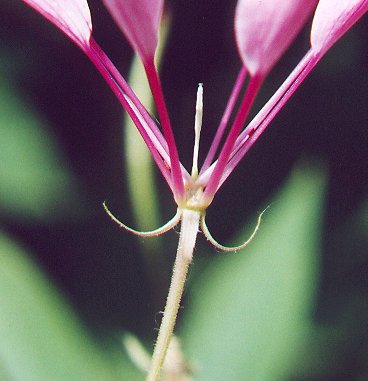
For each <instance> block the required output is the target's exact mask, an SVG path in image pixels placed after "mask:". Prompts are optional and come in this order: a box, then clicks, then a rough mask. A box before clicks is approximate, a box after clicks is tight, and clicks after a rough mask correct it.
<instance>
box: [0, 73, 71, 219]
mask: <svg viewBox="0 0 368 381" xmlns="http://www.w3.org/2000/svg"><path fill="white" fill-rule="evenodd" d="M0 69H1V68H0ZM0 83H1V85H0V163H1V165H0V211H1V212H2V213H6V214H8V215H12V216H17V217H18V218H22V219H23V220H27V219H40V218H45V217H47V218H48V219H50V218H55V217H57V216H59V215H60V214H64V215H65V212H66V210H67V207H69V208H73V206H74V207H75V205H73V204H75V201H76V194H75V191H76V185H75V183H74V179H73V177H72V176H71V174H70V173H69V172H68V170H67V168H66V166H65V161H64V158H63V155H62V154H61V152H60V150H59V149H58V143H57V142H56V141H55V139H54V137H53V136H52V134H51V132H50V129H49V128H48V126H47V124H46V123H44V122H43V121H42V119H41V118H39V117H38V116H36V113H35V112H34V111H33V110H31V109H30V107H28V106H26V105H25V103H24V102H23V101H22V100H21V97H20V96H19V94H17V92H16V91H15V90H14V89H13V88H11V86H10V84H9V82H8V81H7V78H6V77H5V74H4V73H2V72H1V71H0Z"/></svg>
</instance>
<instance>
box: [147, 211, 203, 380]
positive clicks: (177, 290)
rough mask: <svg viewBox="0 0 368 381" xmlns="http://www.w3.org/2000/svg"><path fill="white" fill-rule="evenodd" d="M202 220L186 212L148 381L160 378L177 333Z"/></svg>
mask: <svg viewBox="0 0 368 381" xmlns="http://www.w3.org/2000/svg"><path fill="white" fill-rule="evenodd" d="M200 217H201V213H200V212H199V211H195V210H188V209H184V210H183V214H182V220H181V231H180V238H179V245H178V251H177V253H176V259H175V264H174V270H173V275H172V278H171V284H170V289H169V294H168V296H167V300H166V306H165V311H164V315H163V318H162V322H161V326H160V331H159V334H158V338H157V342H156V345H155V350H154V352H153V357H152V362H151V367H150V370H149V373H148V376H147V378H146V381H157V380H159V377H160V372H161V368H162V366H163V363H164V361H165V357H166V352H167V348H168V347H169V344H170V340H171V336H172V334H173V331H174V326H175V322H176V317H177V315H178V310H179V307H180V300H181V297H182V295H183V290H184V284H185V280H186V277H187V274H188V268H189V265H190V263H191V262H192V256H193V250H194V246H195V242H196V238H197V233H198V227H199V221H200Z"/></svg>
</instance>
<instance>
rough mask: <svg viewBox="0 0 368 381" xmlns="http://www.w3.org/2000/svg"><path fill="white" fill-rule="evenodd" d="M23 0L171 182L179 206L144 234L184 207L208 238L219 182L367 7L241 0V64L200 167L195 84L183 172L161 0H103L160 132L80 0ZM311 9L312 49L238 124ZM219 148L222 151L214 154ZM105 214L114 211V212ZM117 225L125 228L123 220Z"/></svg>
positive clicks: (360, 0) (355, 0) (360, 2)
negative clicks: (160, 48)
mask: <svg viewBox="0 0 368 381" xmlns="http://www.w3.org/2000/svg"><path fill="white" fill-rule="evenodd" d="M23 1H24V2H25V3H27V4H28V5H30V6H31V7H33V8H34V9H36V10H37V11H38V12H39V13H41V14H42V15H43V16H44V17H45V18H47V19H48V20H49V21H51V22H52V23H53V24H55V25H56V26H57V27H58V28H59V29H61V30H62V31H63V32H64V33H65V34H66V35H67V36H68V37H69V38H70V39H71V40H73V41H74V42H75V43H76V44H77V45H78V46H79V47H80V48H81V49H82V50H83V51H84V52H85V53H86V55H87V56H88V57H89V58H90V60H91V61H92V62H93V64H94V65H95V66H96V68H97V69H98V70H99V72H100V73H101V74H102V76H103V77H104V79H105V80H106V82H107V84H108V85H109V86H110V88H111V89H112V91H113V92H114V93H115V95H116V96H117V98H118V100H119V101H120V103H121V104H122V106H123V107H124V109H125V110H126V112H127V113H128V114H129V116H130V117H131V119H132V120H133V122H134V124H135V125H136V127H137V129H138V130H139V132H140V134H141V135H142V138H143V139H144V141H145V143H146V145H147V147H148V149H149V150H150V152H151V154H152V157H153V159H154V161H155V162H156V164H157V166H158V168H159V170H160V172H161V173H162V175H163V176H164V178H165V180H166V182H167V183H168V185H169V187H170V188H171V190H172V193H173V196H174V199H175V201H176V203H177V205H178V213H177V215H176V216H175V217H174V218H173V220H172V221H169V223H168V224H166V225H165V226H164V227H162V228H160V229H158V230H157V231H154V232H151V233H149V234H151V235H152V234H158V233H160V232H162V231H166V230H168V229H170V228H171V227H172V226H173V225H174V224H176V223H177V222H178V221H179V220H180V218H181V213H182V210H184V209H190V210H197V211H199V212H200V213H201V215H202V216H203V220H202V227H203V229H202V230H203V231H205V232H207V233H206V235H207V237H208V238H209V239H211V240H212V237H211V236H210V234H209V232H208V229H207V228H206V226H205V222H204V215H205V210H206V208H207V207H208V206H209V205H210V204H211V202H212V200H213V198H214V197H215V194H216V192H217V191H218V189H219V188H220V187H221V185H222V184H223V183H224V181H225V180H226V179H227V177H228V176H229V175H230V173H231V172H232V171H233V170H234V168H235V167H236V166H237V165H238V163H239V162H240V161H241V159H242V158H243V157H244V155H245V154H246V153H247V152H248V150H249V149H250V148H251V147H252V145H253V144H254V142H255V141H256V140H257V139H258V137H259V136H260V135H261V134H262V132H263V131H264V130H265V129H266V127H267V126H268V125H269V124H270V123H271V121H272V119H273V118H274V117H275V115H276V114H277V113H278V112H279V111H280V109H281V108H282V107H283V106H284V105H285V103H286V102H287V101H288V100H289V98H290V97H291V96H292V94H293V93H294V92H295V91H296V89H297V88H298V87H299V86H300V84H301V83H302V82H303V80H304V79H305V78H306V77H307V76H308V74H309V73H310V72H311V70H312V69H313V68H314V67H315V65H316V64H317V63H318V62H319V61H320V59H321V58H322V57H323V56H324V54H325V53H326V52H327V51H328V49H330V48H331V46H332V45H333V44H334V43H335V42H336V41H337V40H338V39H339V38H341V37H342V35H343V34H344V33H346V31H347V30H348V29H349V28H350V27H351V26H352V25H353V24H354V23H355V22H356V21H357V20H358V19H359V18H361V17H362V16H363V15H364V14H365V13H366V11H367V9H368V0H320V1H317V0H309V1H300V0H285V1H283V2H276V1H274V0H264V1H258V0H239V1H238V3H237V7H236V12H235V18H234V21H235V38H236V42H237V46H238V50H239V54H240V57H241V61H242V67H241V69H240V72H239V75H238V78H237V80H236V82H235V84H234V88H233V91H232V93H231V95H230V98H229V101H228V104H227V105H226V108H225V111H224V114H223V117H222V119H221V122H220V124H219V128H218V130H217V133H216V135H215V138H214V140H213V143H212V145H211V147H210V149H209V152H208V154H207V156H206V158H205V160H204V163H203V166H202V167H201V168H200V169H199V170H198V146H199V135H200V127H201V113H202V107H201V97H202V87H201V86H200V87H199V91H198V98H197V116H196V130H195V131H196V139H195V149H194V154H193V168H192V171H191V173H189V172H188V171H187V170H186V169H185V168H184V166H183V165H182V164H181V163H180V161H179V157H178V150H177V146H176V143H175V138H174V133H173V129H172V127H171V121H170V118H169V115H168V112H167V107H166V103H165V100H164V95H163V90H162V86H161V83H160V79H159V75H158V72H157V70H156V68H155V64H154V56H155V52H156V48H157V41H158V33H159V24H160V18H161V15H162V13H163V7H164V2H163V0H104V4H105V6H106V7H107V9H108V10H109V12H110V13H111V15H112V17H113V19H114V20H115V22H116V23H117V25H118V26H119V28H120V30H121V31H122V32H123V34H124V35H125V36H126V38H127V40H128V41H129V43H130V44H131V46H132V48H133V50H134V51H135V52H136V53H137V54H138V55H139V57H140V59H141V60H142V62H143V65H144V68H145V71H146V74H147V78H148V81H149V84H150V88H151V91H152V95H153V98H154V100H155V104H156V109H157V112H158V115H159V119H160V122H161V126H162V131H161V129H160V128H159V126H158V125H157V124H156V122H155V120H154V118H152V117H151V115H150V114H149V112H148V111H147V110H146V109H145V107H144V106H143V105H142V103H141V102H140V100H139V99H138V98H137V96H136V95H135V94H134V92H133V91H132V89H131V88H130V86H129V84H128V83H127V82H126V81H125V80H124V78H123V77H122V76H121V74H120V73H119V72H118V70H117V69H116V68H115V66H114V65H113V63H112V62H111V61H110V59H109V58H108V57H107V55H106V54H105V53H104V51H103V50H102V49H101V48H100V46H99V45H98V44H97V42H96V41H95V40H94V38H93V37H92V22H91V15H90V12H89V8H88V3H87V1H86V0H65V1H63V2H59V1H57V0H23ZM314 10H315V15H314V19H313V22H312V29H311V46H310V49H309V50H308V52H307V53H306V55H305V56H304V57H303V58H302V60H301V61H300V63H299V64H298V65H297V66H296V68H295V69H294V70H293V71H292V73H291V74H290V75H289V77H288V78H287V79H286V80H285V81H284V83H283V84H282V85H281V86H280V88H279V89H278V90H277V91H276V93H275V94H274V95H273V96H272V97H271V99H270V100H269V101H268V102H267V103H266V104H265V106H264V107H263V108H262V109H261V110H260V111H259V112H258V114H257V115H256V116H255V118H254V119H253V120H252V121H250V123H248V125H247V126H246V127H245V128H244V124H245V121H246V118H247V116H248V113H249V111H250V109H251V107H252V104H253V101H254V99H255V98H256V96H257V94H258V91H259V89H260V87H261V86H262V84H263V82H264V80H265V78H266V77H267V75H268V73H269V72H270V70H271V69H272V67H273V66H274V65H275V64H276V62H277V61H278V59H279V58H280V57H281V55H282V54H283V53H284V52H285V50H286V49H287V48H288V46H289V45H290V44H291V43H292V41H293V40H294V39H295V37H296V35H297V34H298V32H299V31H300V30H301V28H302V27H303V26H304V24H305V23H306V21H307V20H308V18H309V17H310V15H311V13H312V12H313V11H314ZM247 75H249V77H250V79H249V82H248V87H247V89H246V91H245V95H244V96H243V99H242V100H241V102H240V106H239V108H238V110H237V112H236V113H235V118H234V122H233V123H232V125H231V126H230V128H229V132H228V134H227V137H226V139H225V142H224V144H223V146H222V147H221V149H220V150H219V142H220V141H221V139H222V137H223V135H224V133H225V130H226V127H227V125H228V121H229V118H230V115H231V114H232V113H233V109H234V106H235V104H236V102H237V100H238V98H239V94H240V91H241V89H242V88H243V87H244V83H245V79H246V76H247ZM218 150H219V151H220V152H219V153H218V155H217V156H216V153H217V151H218ZM108 212H109V211H108ZM109 213H110V212H109ZM110 215H111V214H110ZM111 217H112V218H114V217H113V216H112V215H111ZM114 219H115V218H114ZM121 226H124V227H125V225H123V224H121ZM128 230H131V231H133V230H132V229H128ZM134 232H135V231H134Z"/></svg>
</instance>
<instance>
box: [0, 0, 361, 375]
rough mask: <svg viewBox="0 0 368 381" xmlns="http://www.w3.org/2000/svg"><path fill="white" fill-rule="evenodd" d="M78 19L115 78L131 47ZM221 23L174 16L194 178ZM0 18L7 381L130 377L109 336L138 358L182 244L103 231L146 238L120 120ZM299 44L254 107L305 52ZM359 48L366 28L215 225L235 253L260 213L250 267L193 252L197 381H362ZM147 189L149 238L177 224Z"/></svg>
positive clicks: (229, 50)
mask: <svg viewBox="0 0 368 381" xmlns="http://www.w3.org/2000/svg"><path fill="white" fill-rule="evenodd" d="M89 4H90V7H91V11H92V17H93V25H94V36H95V38H96V40H97V41H98V42H99V43H100V44H101V45H102V47H103V48H104V49H105V51H106V52H107V53H108V55H109V56H110V57H111V58H112V60H113V61H114V63H115V64H116V65H117V67H118V68H119V69H121V71H122V73H123V75H124V76H127V75H128V73H129V68H130V64H131V62H132V52H131V49H130V48H129V46H128V44H127V42H126V41H125V39H124V37H122V36H121V35H120V33H119V32H118V30H117V29H116V27H115V26H114V25H113V23H112V21H111V18H110V17H109V15H108V14H107V12H106V11H105V9H104V7H103V5H102V4H101V3H100V2H99V1H97V0H96V1H89ZM234 7H235V1H231V2H227V1H220V0H217V1H212V2H209V1H195V2H194V1H189V2H181V1H175V0H172V1H169V2H168V10H169V11H170V13H171V30H170V33H169V37H168V40H167V47H166V50H165V54H164V56H163V61H162V80H163V86H164V90H165V95H166V99H167V104H168V108H169V111H170V115H171V119H172V122H173V125H174V131H175V136H176V138H177V141H178V142H180V144H179V154H180V157H181V158H182V161H183V162H184V164H185V165H186V166H187V168H189V167H190V162H191V152H192V145H193V127H192V126H193V121H194V105H195V93H196V86H197V84H198V82H203V83H204V89H205V92H204V96H205V110H204V126H203V129H202V131H203V132H202V140H201V152H202V158H203V153H204V152H206V150H207V149H208V147H209V144H210V142H211V139H212V137H213V135H214V132H215V129H216V127H217V124H218V121H219V119H220V117H221V114H222V111H223V109H224V105H225V103H226V100H227V97H228V94H229V92H230V90H231V86H232V84H233V82H234V80H235V77H236V75H237V71H238V70H239V67H240V60H239V58H238V55H237V52H236V47H235V43H234V38H233V25H232V22H233V21H232V20H233V12H234ZM0 19H1V23H0V229H1V238H0V295H1V299H0V380H4V381H9V380H27V381H28V380H37V381H40V380H66V379H67V380H85V379H88V380H110V379H111V380H117V379H122V380H133V379H134V380H135V379H137V380H141V379H143V378H142V375H141V374H140V373H139V372H136V371H134V370H133V368H132V365H128V360H127V359H126V353H124V351H123V349H122V345H121V342H120V338H121V335H122V334H123V333H124V332H127V331H129V332H132V333H133V334H135V335H137V336H138V337H139V338H140V339H141V340H142V341H143V342H144V343H145V345H146V347H147V349H148V350H151V348H152V342H153V340H154V338H155V336H156V328H157V327H158V321H159V319H160V317H159V313H158V312H159V311H160V310H162V309H163V306H164V301H165V298H166V293H167V287H168V282H169V277H170V271H171V266H172V263H173V260H174V254H175V250H176V244H177V239H178V235H177V234H176V233H175V232H170V233H168V234H167V235H165V236H164V237H161V238H160V239H157V240H156V239H153V241H150V240H141V239H137V238H136V237H134V236H131V235H130V234H129V233H127V232H125V231H121V230H119V229H118V227H117V226H115V225H114V224H113V223H112V222H111V221H110V220H109V218H108V217H107V216H106V214H105V213H104V211H103V208H102V202H103V201H104V200H107V202H108V205H109V207H110V208H111V210H112V211H113V212H114V213H116V215H117V216H118V217H119V218H121V219H122V220H123V221H124V222H126V223H127V224H129V225H130V226H137V224H143V223H145V222H144V221H145V218H143V222H142V221H141V220H139V218H141V219H142V216H137V215H136V213H135V210H133V207H132V205H133V204H132V202H131V199H130V196H129V180H128V174H129V169H128V168H127V164H126V163H127V161H126V157H125V155H126V152H127V150H126V149H125V148H124V143H125V142H126V140H127V139H128V138H127V137H126V135H125V137H124V134H123V129H122V110H121V107H120V105H119V104H118V102H117V101H116V99H115V98H114V96H113V95H112V93H111V92H110V90H109V89H108V87H107V86H106V84H105V83H104V82H103V80H102V79H101V78H100V76H99V75H98V73H97V72H96V71H95V69H94V68H93V67H92V65H91V64H90V62H89V61H88V59H87V58H86V57H84V56H83V54H82V53H81V52H80V51H79V50H78V49H77V48H76V47H75V46H74V45H73V44H72V43H71V42H69V41H68V40H67V39H66V38H65V37H64V35H62V34H61V33H60V32H59V31H57V30H56V28H55V27H53V26H51V25H50V24H49V23H48V22H46V21H45V20H43V19H42V18H41V17H40V16H39V15H38V14H36V13H35V12H34V11H33V10H31V9H29V8H28V7H27V6H25V5H24V4H23V3H22V2H21V1H14V0H2V2H1V3H0ZM308 30H309V29H308V27H307V28H306V29H305V30H304V31H303V33H302V34H301V35H300V36H299V37H298V39H297V41H296V43H295V44H294V45H293V46H292V48H291V49H290V50H289V51H288V53H287V54H286V55H285V56H284V57H283V59H282V61H281V62H280V64H279V65H278V66H277V67H276V68H275V69H274V70H273V72H272V73H271V75H270V77H269V79H268V80H267V81H266V84H265V86H264V88H263V90H262V92H261V94H260V97H259V99H258V101H257V103H256V105H255V110H257V109H259V108H260V107H261V106H262V104H263V103H264V102H265V101H266V100H267V99H268V97H269V96H270V95H271V94H272V93H273V92H274V91H275V90H276V89H277V87H278V86H279V85H280V84H281V82H282V80H283V79H284V78H285V77H286V76H287V75H288V73H289V72H290V71H291V69H292V68H293V67H294V66H295V65H296V63H297V62H298V61H299V59H300V58H301V57H302V55H303V54H304V52H306V50H307V47H308ZM367 36H368V26H367V18H366V17H365V19H362V20H361V21H360V22H359V24H358V25H356V26H355V27H354V28H353V30H351V31H350V32H349V33H348V34H347V35H346V36H345V37H344V38H343V39H342V40H341V41H340V42H339V43H338V44H337V45H336V46H335V47H334V48H333V49H332V50H331V51H330V52H329V53H328V54H327V56H326V57H325V59H324V60H323V61H322V62H321V63H320V65H319V66H318V67H317V68H316V69H315V70H314V72H313V73H312V74H311V75H310V77H309V78H308V79H307V81H306V82H305V83H304V84H303V86H302V87H301V88H300V89H299V90H298V92H297V93H296V95H295V96H294V97H293V99H292V100H291V101H290V102H289V104H288V105H287V106H286V107H285V109H284V110H282V111H281V112H280V114H279V115H278V117H277V118H276V119H275V120H274V122H273V123H272V125H271V126H270V127H269V129H268V131H267V132H266V133H265V134H264V135H263V136H262V138H261V139H260V140H259V142H257V144H256V145H255V146H254V147H253V148H252V150H251V151H250V152H249V153H248V154H247V156H246V158H245V159H244V160H243V162H242V163H241V165H240V166H239V168H237V170H236V171H234V173H233V174H232V176H230V178H229V180H228V181H227V182H226V183H225V185H224V186H223V188H222V189H221V191H220V192H219V193H218V195H217V196H216V199H215V201H214V203H213V205H212V207H211V208H210V209H209V210H208V214H207V222H208V225H209V227H210V229H211V232H212V234H213V236H214V237H216V239H218V240H219V241H220V242H224V243H231V242H240V241H241V239H243V238H244V237H246V236H247V235H249V233H250V231H251V229H252V226H253V225H254V224H255V221H256V218H257V213H258V212H260V211H262V210H263V209H264V208H265V207H266V206H267V205H269V204H270V208H269V211H267V212H266V214H265V217H264V223H263V226H261V229H260V232H259V233H258V235H257V237H256V239H255V241H254V243H253V244H252V245H251V246H250V247H249V248H247V250H245V251H244V252H241V253H237V254H234V255H233V254H230V255H229V254H223V253H218V252H217V251H216V250H215V249H214V248H212V247H211V246H210V245H209V244H208V243H207V242H206V241H205V239H203V237H202V236H201V235H200V236H199V239H198V245H197V249H196V253H195V260H194V265H193V268H192V271H191V273H190V279H189V283H188V287H187V290H188V291H187V293H186V294H185V296H184V301H183V305H184V309H183V311H182V314H181V316H180V321H179V325H178V330H177V332H178V333H179V334H180V335H181V336H182V338H183V346H184V349H185V352H186V355H187V357H188V358H189V360H190V361H191V362H192V363H193V367H194V369H195V370H196V376H195V377H194V379H195V380H197V379H198V380H207V381H214V380H243V379H244V380H261V381H263V380H265V381H266V380H270V381H271V380H285V381H291V380H295V381H319V380H331V381H334V380H359V381H364V380H367V379H368V365H367V364H368V345H367V344H368V327H367V323H366V322H367V321H368V275H367V274H368V253H367V243H368V232H367V228H368V183H367V177H368V176H367V175H368V166H367V157H368V152H367V147H368V144H367V143H368V134H367V130H366V129H367V122H368V107H367V102H366V100H367V96H368V75H367V67H368V45H367V43H366V41H367ZM136 171H137V170H136ZM155 175H157V176H155V177H156V178H155V179H154V180H156V181H155V183H156V185H155V186H154V187H152V186H151V185H149V184H144V185H143V184H141V185H139V182H138V183H137V185H136V186H137V187H141V188H142V187H144V189H147V194H146V196H145V197H146V201H147V205H148V206H147V210H146V214H147V216H143V217H146V219H148V222H147V220H146V223H147V224H148V225H149V226H147V228H155V227H156V225H154V224H156V223H163V222H165V221H166V220H167V219H168V218H170V217H171V216H172V215H173V214H174V212H175V205H174V202H173V201H172V196H171V194H170V192H169V190H168V188H167V186H166V184H165V183H164V181H163V180H162V178H161V177H160V175H159V174H158V173H157V171H156V172H155ZM141 177H142V178H141V180H147V176H141ZM138 181H139V178H138ZM152 200H155V201H154V205H155V206H156V209H157V210H156V209H155V208H154V207H152V208H150V207H149V204H150V202H152ZM29 259H32V261H33V262H35V263H36V266H35V265H34V264H33V263H32V262H30V261H29ZM37 268H38V269H37ZM39 269H41V272H39ZM45 275H46V278H44V276H45ZM47 279H48V280H47ZM56 289H57V290H58V291H56ZM58 292H60V293H61V294H62V298H61V299H60V296H59V294H58ZM34 348H37V349H39V350H38V351H37V350H36V351H35V350H34ZM204 348H205V350H204ZM47 364H49V365H50V364H52V366H47ZM81 364H82V366H81ZM65 369H70V373H68V374H67V373H64V372H65ZM129 372H131V373H129Z"/></svg>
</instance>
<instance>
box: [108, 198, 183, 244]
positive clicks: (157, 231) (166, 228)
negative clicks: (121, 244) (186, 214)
mask: <svg viewBox="0 0 368 381" xmlns="http://www.w3.org/2000/svg"><path fill="white" fill-rule="evenodd" d="M103 207H104V209H105V212H106V213H107V214H108V216H109V217H110V218H111V219H112V220H113V221H114V222H116V223H117V224H118V225H119V227H120V228H124V229H125V230H128V232H130V233H133V234H135V235H138V236H140V237H154V236H158V235H161V234H164V233H166V232H168V231H169V230H170V229H172V228H174V227H175V226H176V225H177V224H178V223H179V221H180V220H181V216H182V210H181V209H180V208H178V210H177V211H176V214H175V216H174V217H173V218H172V219H171V220H170V221H168V222H167V223H166V224H165V225H162V226H161V227H159V228H158V229H155V230H151V231H148V232H141V231H138V230H135V229H132V228H130V227H129V226H127V225H125V224H123V223H122V222H121V221H119V220H118V219H117V218H116V217H115V216H114V215H113V214H112V212H111V211H110V209H109V208H108V207H107V205H106V201H104V202H103Z"/></svg>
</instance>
